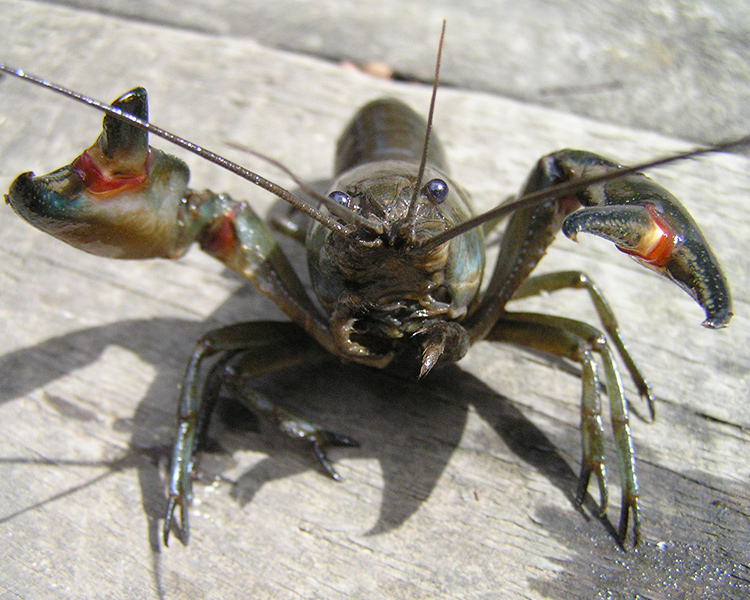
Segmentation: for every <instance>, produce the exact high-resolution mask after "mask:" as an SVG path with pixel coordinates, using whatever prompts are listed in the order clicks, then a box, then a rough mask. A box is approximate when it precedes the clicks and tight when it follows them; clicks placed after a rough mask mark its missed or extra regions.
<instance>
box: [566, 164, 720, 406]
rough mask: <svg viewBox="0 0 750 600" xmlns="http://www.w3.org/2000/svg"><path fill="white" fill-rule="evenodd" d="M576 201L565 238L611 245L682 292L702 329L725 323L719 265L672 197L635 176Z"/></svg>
mask: <svg viewBox="0 0 750 600" xmlns="http://www.w3.org/2000/svg"><path fill="white" fill-rule="evenodd" d="M598 168H604V169H606V168H614V167H613V166H612V165H609V166H606V167H605V166H602V165H599V166H598ZM594 187H595V188H596V186H594ZM579 200H580V201H581V204H583V205H584V208H582V209H580V210H578V211H576V212H574V213H572V214H570V215H568V216H567V217H566V218H565V220H564V221H563V225H562V231H563V233H564V234H565V235H566V236H567V237H568V238H571V239H573V240H575V239H576V237H577V234H578V233H580V232H584V233H591V234H593V235H596V236H599V237H601V238H604V239H606V240H609V241H611V242H612V243H614V244H615V246H616V247H617V248H618V249H619V250H620V251H622V252H624V253H626V254H629V255H630V256H632V257H633V258H634V259H635V260H636V261H637V262H639V263H640V264H641V265H643V266H645V267H647V268H649V269H651V270H653V271H655V272H656V273H659V274H660V275H663V276H664V277H666V278H668V279H670V280H671V281H673V282H674V283H676V284H677V285H678V286H680V287H681V288H682V289H683V290H685V291H686V292H687V293H688V294H689V295H690V296H691V297H692V298H693V299H694V300H695V301H696V302H697V303H698V304H700V306H701V307H702V308H703V310H704V311H705V314H706V319H705V320H704V321H703V326H704V327H708V328H711V329H717V328H721V327H725V326H726V325H727V324H728V323H729V320H730V319H731V317H732V300H731V296H730V292H729V285H728V283H727V280H726V277H725V276H724V273H723V272H722V270H721V266H720V265H719V261H718V260H717V259H716V257H715V256H714V254H713V252H712V251H711V248H710V246H709V245H708V242H707V241H706V239H705V237H704V236H703V234H702V233H701V231H700V229H699V228H698V225H697V224H696V223H695V221H694V220H693V218H692V217H691V216H690V214H689V213H688V211H687V210H686V209H685V207H684V206H682V204H681V203H680V202H679V201H678V200H677V199H676V198H675V197H674V196H672V194H670V193H669V192H668V191H667V190H665V189H664V188H663V187H661V186H660V185H658V184H656V183H654V182H653V181H651V179H649V178H648V177H646V176H645V175H642V174H634V175H628V176H625V177H623V178H622V179H617V180H615V181H612V182H609V183H607V184H604V186H603V189H602V190H599V191H592V192H586V193H584V194H581V195H579ZM649 404H650V406H649V408H650V409H652V405H651V404H652V403H649ZM652 412H653V411H652Z"/></svg>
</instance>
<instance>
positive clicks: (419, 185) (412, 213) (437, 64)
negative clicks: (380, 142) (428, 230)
mask: <svg viewBox="0 0 750 600" xmlns="http://www.w3.org/2000/svg"><path fill="white" fill-rule="evenodd" d="M445 25H446V21H445V19H443V28H442V30H441V31H440V42H439V43H438V51H437V58H436V59H435V76H434V78H433V80H432V95H431V96H430V110H429V111H428V113H427V124H426V127H425V133H424V146H423V147H422V158H421V159H420V161H419V170H418V171H417V181H416V183H415V184H414V193H413V194H412V197H411V203H410V204H409V212H408V213H407V215H406V222H407V223H411V222H412V221H413V220H414V216H415V214H416V212H417V199H418V197H419V194H420V192H421V188H422V179H423V178H424V170H425V167H426V166H427V150H428V148H429V147H430V132H431V131H432V121H433V117H434V115H435V98H436V97H437V89H438V81H439V79H440V61H441V59H442V56H443V42H444V41H445Z"/></svg>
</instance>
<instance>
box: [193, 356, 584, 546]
mask: <svg viewBox="0 0 750 600" xmlns="http://www.w3.org/2000/svg"><path fill="white" fill-rule="evenodd" d="M256 383H257V388H258V389H259V390H260V391H262V392H263V393H264V394H266V395H268V396H270V397H272V398H273V399H274V401H277V402H279V404H281V405H282V406H283V407H284V408H286V409H288V410H291V411H292V412H294V413H295V414H298V415H300V416H302V417H304V418H306V419H309V420H310V421H313V422H315V423H316V424H318V425H320V426H322V427H324V428H325V429H329V430H332V431H334V432H336V433H340V434H343V435H346V436H348V437H351V438H353V439H355V440H356V441H357V442H359V444H360V447H359V448H331V449H330V450H329V452H328V453H329V458H331V459H332V460H334V461H335V462H339V461H342V459H345V460H344V464H343V465H341V464H340V465H339V466H338V470H339V471H340V474H341V475H343V476H344V482H343V483H341V484H335V485H347V482H346V475H347V468H346V463H347V462H349V463H355V462H356V461H357V460H359V459H375V460H376V461H378V463H379V465H380V470H381V476H382V485H383V491H382V500H381V505H380V511H379V515H378V520H377V522H376V523H375V525H374V526H373V527H372V528H371V529H370V530H369V531H368V532H367V534H368V535H376V534H379V533H385V532H388V531H390V530H392V529H396V528H398V527H399V526H400V525H402V524H403V523H404V522H405V521H406V520H407V519H409V517H411V516H412V515H413V514H414V513H416V512H417V511H418V510H419V508H420V506H421V505H422V503H423V502H425V501H426V500H427V499H428V498H429V497H430V495H431V493H432V492H433V490H434V488H435V486H436V485H437V483H438V480H439V479H440V477H441V475H442V474H443V472H444V471H445V469H446V466H447V464H448V462H449V461H450V459H451V456H452V455H453V453H454V452H455V451H456V449H457V448H458V446H459V444H460V443H461V440H462V438H463V436H464V433H465V429H466V422H467V417H468V415H469V412H470V410H471V409H472V408H473V409H474V410H475V411H476V412H477V413H478V414H479V415H480V417H481V418H482V419H483V420H484V421H486V422H487V423H488V424H489V425H490V426H491V427H492V428H493V429H494V430H495V432H497V434H498V435H499V437H500V439H501V440H502V441H503V442H504V443H505V445H506V446H507V448H509V449H510V451H511V452H512V453H514V454H515V455H516V456H517V457H518V458H520V459H521V460H522V461H523V462H524V463H526V464H527V465H528V467H529V468H531V469H535V470H537V471H538V472H540V473H542V474H543V475H544V476H545V477H546V478H548V479H549V480H550V481H551V482H552V483H553V484H554V485H555V486H557V487H558V488H559V489H560V490H561V491H563V493H564V494H565V495H566V496H567V497H569V499H570V501H571V503H573V502H574V498H573V495H572V492H573V490H574V489H575V484H576V480H577V477H576V474H575V473H574V472H573V470H572V469H571V468H570V466H569V465H568V464H567V463H566V462H565V461H564V459H563V458H562V457H561V455H560V454H559V453H558V452H557V450H556V449H555V447H554V445H553V444H552V443H551V442H550V441H549V439H548V438H547V437H546V436H545V434H544V433H543V432H542V431H541V430H540V429H538V428H537V427H536V426H535V425H534V424H533V423H532V422H531V421H529V420H528V419H527V418H526V417H525V416H524V415H523V414H522V413H521V411H520V410H519V409H518V408H516V407H515V406H514V404H513V402H512V401H511V400H510V399H508V398H506V397H504V396H502V395H500V394H498V393H497V392H496V391H495V390H493V389H491V388H490V387H488V386H487V385H485V384H484V383H483V382H482V381H480V380H479V379H477V378H476V377H474V376H473V375H471V374H469V373H467V372H465V371H463V370H461V369H460V368H459V367H457V366H455V365H452V366H448V367H445V368H443V369H439V370H437V372H435V373H433V374H431V375H430V376H429V377H427V378H426V379H425V380H423V381H415V380H413V379H407V378H404V377H400V376H398V375H396V374H393V373H391V372H388V371H385V372H380V371H376V370H372V369H368V368H365V367H360V366H356V365H342V364H341V362H340V361H339V360H338V359H335V358H332V359H329V360H325V361H322V362H319V363H311V364H308V365H304V366H302V367H296V368H294V369H288V370H285V371H280V372H278V373H275V374H273V375H270V376H266V377H263V378H260V379H258V380H256ZM259 425H260V427H259ZM258 429H260V431H261V435H257V432H258ZM265 430H266V428H265V427H264V426H263V425H262V424H261V423H260V422H259V421H258V420H257V419H255V418H254V417H253V416H252V413H250V412H249V411H247V410H246V409H244V408H243V407H241V406H239V404H238V402H237V401H235V400H233V399H231V398H222V400H221V402H220V403H219V406H218V407H217V411H216V414H215V415H214V417H213V422H212V425H211V428H210V430H209V439H210V440H211V443H210V446H213V448H214V449H215V448H217V443H218V446H219V447H221V450H220V451H219V452H214V451H208V452H204V453H203V455H202V457H201V463H200V467H199V472H200V473H201V474H202V475H203V476H204V478H205V480H206V481H209V482H210V481H213V480H216V479H222V480H225V481H226V480H229V481H232V491H231V495H232V497H234V498H235V500H236V501H237V502H238V503H239V504H240V505H241V506H245V505H247V504H248V503H250V502H251V501H252V499H253V497H254V496H255V495H256V494H257V493H258V491H259V490H260V489H261V488H262V486H263V485H264V484H266V483H270V482H272V481H274V480H277V479H281V478H285V477H288V476H293V475H296V474H298V473H300V472H302V471H306V470H308V469H315V468H317V466H316V461H315V458H314V455H313V452H312V451H311V450H310V449H309V448H306V447H302V446H301V445H300V444H299V443H297V442H296V441H293V440H289V439H288V438H285V437H284V436H281V435H279V434H274V433H273V432H272V431H271V432H268V434H266V431H265ZM251 432H254V433H251ZM238 451H251V452H260V453H263V454H267V455H268V457H267V458H263V459H261V460H259V461H257V462H255V464H254V465H253V466H252V467H250V468H248V469H246V470H245V471H244V472H242V473H241V475H239V476H235V477H234V479H232V478H231V477H229V478H228V477H227V476H226V472H227V471H231V470H232V469H234V468H235V467H236V466H237V465H236V463H235V462H234V460H233V459H232V456H233V455H234V454H235V453H236V452H238ZM321 473H322V471H321ZM321 476H323V475H321ZM486 477H487V478H492V477H498V478H502V477H503V473H502V472H499V473H491V472H488V473H487V474H486ZM332 493H336V490H335V489H333V490H332Z"/></svg>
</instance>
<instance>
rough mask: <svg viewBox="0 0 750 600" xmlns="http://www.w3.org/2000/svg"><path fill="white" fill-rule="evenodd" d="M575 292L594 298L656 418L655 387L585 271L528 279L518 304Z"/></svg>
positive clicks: (603, 319)
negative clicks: (545, 294) (542, 295)
mask: <svg viewBox="0 0 750 600" xmlns="http://www.w3.org/2000/svg"><path fill="white" fill-rule="evenodd" d="M566 288H575V289H585V290H586V291H587V292H588V293H589V296H590V297H591V302H592V303H593V305H594V308H595V309H596V312H597V314H598V315H599V319H600V320H601V322H602V326H603V327H604V331H606V332H607V335H609V338H610V340H612V343H613V344H614V346H615V348H617V352H618V354H619V355H620V357H621V358H622V360H623V362H624V363H625V366H626V368H627V369H628V372H629V373H630V376H631V378H632V379H633V383H635V387H636V388H637V389H638V393H639V394H640V396H641V398H643V399H644V400H645V401H646V404H647V405H648V410H649V413H650V415H651V419H652V420H653V418H654V396H653V393H652V392H651V386H650V385H649V384H648V382H647V381H646V378H645V377H644V376H643V373H641V370H640V369H639V368H638V365H637V364H636V363H635V360H633V357H632V355H631V354H630V350H628V347H627V346H626V345H625V340H623V338H622V333H621V332H620V327H619V325H618V323H617V318H616V317H615V313H614V312H613V311H612V308H611V307H610V305H609V303H608V302H607V300H606V298H604V295H603V294H602V292H601V290H600V289H599V287H598V286H597V285H596V284H595V283H594V282H593V281H592V280H591V279H590V278H589V276H588V275H586V274H585V273H582V272H581V271H560V272H557V273H546V274H544V275H536V276H534V277H531V278H529V279H527V280H526V281H525V282H524V283H523V284H522V285H521V287H519V288H518V290H517V291H516V293H515V295H514V296H513V299H514V300H518V299H520V298H528V297H529V296H536V295H538V294H540V293H542V292H556V291H557V290H561V289H566Z"/></svg>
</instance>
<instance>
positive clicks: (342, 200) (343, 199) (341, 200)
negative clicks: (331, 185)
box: [328, 191, 351, 206]
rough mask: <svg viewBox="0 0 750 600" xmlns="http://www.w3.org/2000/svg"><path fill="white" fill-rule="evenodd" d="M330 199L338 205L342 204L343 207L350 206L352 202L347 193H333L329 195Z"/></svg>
mask: <svg viewBox="0 0 750 600" xmlns="http://www.w3.org/2000/svg"><path fill="white" fill-rule="evenodd" d="M328 197H329V198H330V199H331V200H333V201H334V202H336V203H337V204H341V206H349V202H350V201H351V196H349V194H347V193H345V192H339V191H335V192H331V193H330V194H328Z"/></svg>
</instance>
